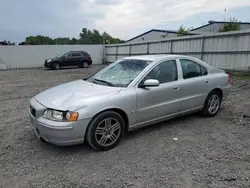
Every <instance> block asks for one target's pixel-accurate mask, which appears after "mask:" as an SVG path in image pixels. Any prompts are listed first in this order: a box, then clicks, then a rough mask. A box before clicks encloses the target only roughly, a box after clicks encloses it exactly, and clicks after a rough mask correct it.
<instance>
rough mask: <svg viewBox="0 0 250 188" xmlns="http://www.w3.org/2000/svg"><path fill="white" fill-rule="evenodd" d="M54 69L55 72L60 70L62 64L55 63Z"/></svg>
mask: <svg viewBox="0 0 250 188" xmlns="http://www.w3.org/2000/svg"><path fill="white" fill-rule="evenodd" d="M52 69H54V70H58V69H60V64H59V63H58V62H55V63H53V65H52Z"/></svg>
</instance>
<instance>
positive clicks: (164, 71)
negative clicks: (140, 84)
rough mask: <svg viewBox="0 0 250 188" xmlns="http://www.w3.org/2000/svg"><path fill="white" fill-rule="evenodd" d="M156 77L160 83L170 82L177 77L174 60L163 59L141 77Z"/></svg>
mask: <svg viewBox="0 0 250 188" xmlns="http://www.w3.org/2000/svg"><path fill="white" fill-rule="evenodd" d="M147 79H156V80H158V81H159V82H160V83H161V84H162V83H166V82H172V81H175V80H177V79H178V74H177V66H176V61H174V60H173V61H165V62H163V63H160V64H159V65H157V66H156V67H154V68H153V69H152V70H151V71H150V72H149V73H148V75H147V76H146V77H145V78H144V79H143V81H145V80H147Z"/></svg>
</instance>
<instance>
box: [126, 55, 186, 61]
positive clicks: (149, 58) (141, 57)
mask: <svg viewBox="0 0 250 188" xmlns="http://www.w3.org/2000/svg"><path fill="white" fill-rule="evenodd" d="M189 57H190V56H184V55H169V54H159V55H139V56H129V57H125V58H123V59H138V60H146V61H156V60H157V61H159V60H161V59H177V58H189Z"/></svg>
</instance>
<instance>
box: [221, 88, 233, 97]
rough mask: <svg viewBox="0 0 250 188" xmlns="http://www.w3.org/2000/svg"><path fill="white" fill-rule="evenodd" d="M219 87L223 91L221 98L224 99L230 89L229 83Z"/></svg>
mask: <svg viewBox="0 0 250 188" xmlns="http://www.w3.org/2000/svg"><path fill="white" fill-rule="evenodd" d="M221 89H222V93H223V98H222V100H226V99H227V97H228V95H229V93H230V91H231V85H228V86H226V87H223V88H221Z"/></svg>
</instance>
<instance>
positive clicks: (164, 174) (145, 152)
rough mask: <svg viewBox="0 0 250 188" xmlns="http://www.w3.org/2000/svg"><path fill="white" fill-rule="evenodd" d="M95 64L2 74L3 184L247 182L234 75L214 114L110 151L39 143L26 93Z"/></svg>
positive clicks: (241, 107) (248, 94)
mask: <svg viewBox="0 0 250 188" xmlns="http://www.w3.org/2000/svg"><path fill="white" fill-rule="evenodd" d="M100 68H101V66H97V65H96V66H92V67H91V68H88V69H64V70H59V71H51V70H44V69H23V70H8V71H0V104H1V105H0V122H1V124H0V187H10V188H14V187H23V188H28V187H46V188H49V187H57V188H59V187H88V188H92V187H93V188H95V187H117V188H121V187H152V188H155V187H185V188H188V187H192V188H193V187H202V188H203V187H220V188H221V187H226V188H228V187H250V136H249V135H250V129H249V128H250V80H249V79H245V78H239V77H237V78H233V88H232V92H231V94H230V97H229V99H228V100H227V101H226V102H225V104H224V106H223V108H222V109H221V111H220V113H219V114H218V115H217V116H216V117H214V118H202V117H200V116H198V115H191V116H186V117H182V118H179V119H175V120H171V121H167V122H164V123H160V124H156V125H153V126H150V127H147V128H143V129H140V130H137V131H134V132H130V133H127V134H126V135H125V136H124V138H123V139H122V140H121V142H120V144H119V145H118V146H117V147H116V148H114V149H112V150H110V151H105V152H98V151H94V150H92V149H91V148H90V147H89V146H88V145H87V144H82V145H77V146H70V147H58V146H54V145H51V144H46V143H42V142H40V141H39V140H38V139H37V138H36V137H35V135H34V134H33V131H32V128H31V124H30V122H29V117H28V107H29V104H28V102H29V100H30V98H31V97H33V96H34V95H35V94H37V93H39V92H41V91H43V90H45V89H47V88H50V87H52V86H55V85H58V84H61V83H64V82H68V81H71V80H74V79H78V78H82V77H87V76H88V75H89V74H92V73H93V72H95V71H97V70H98V69H100ZM173 138H178V140H177V139H173Z"/></svg>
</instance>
